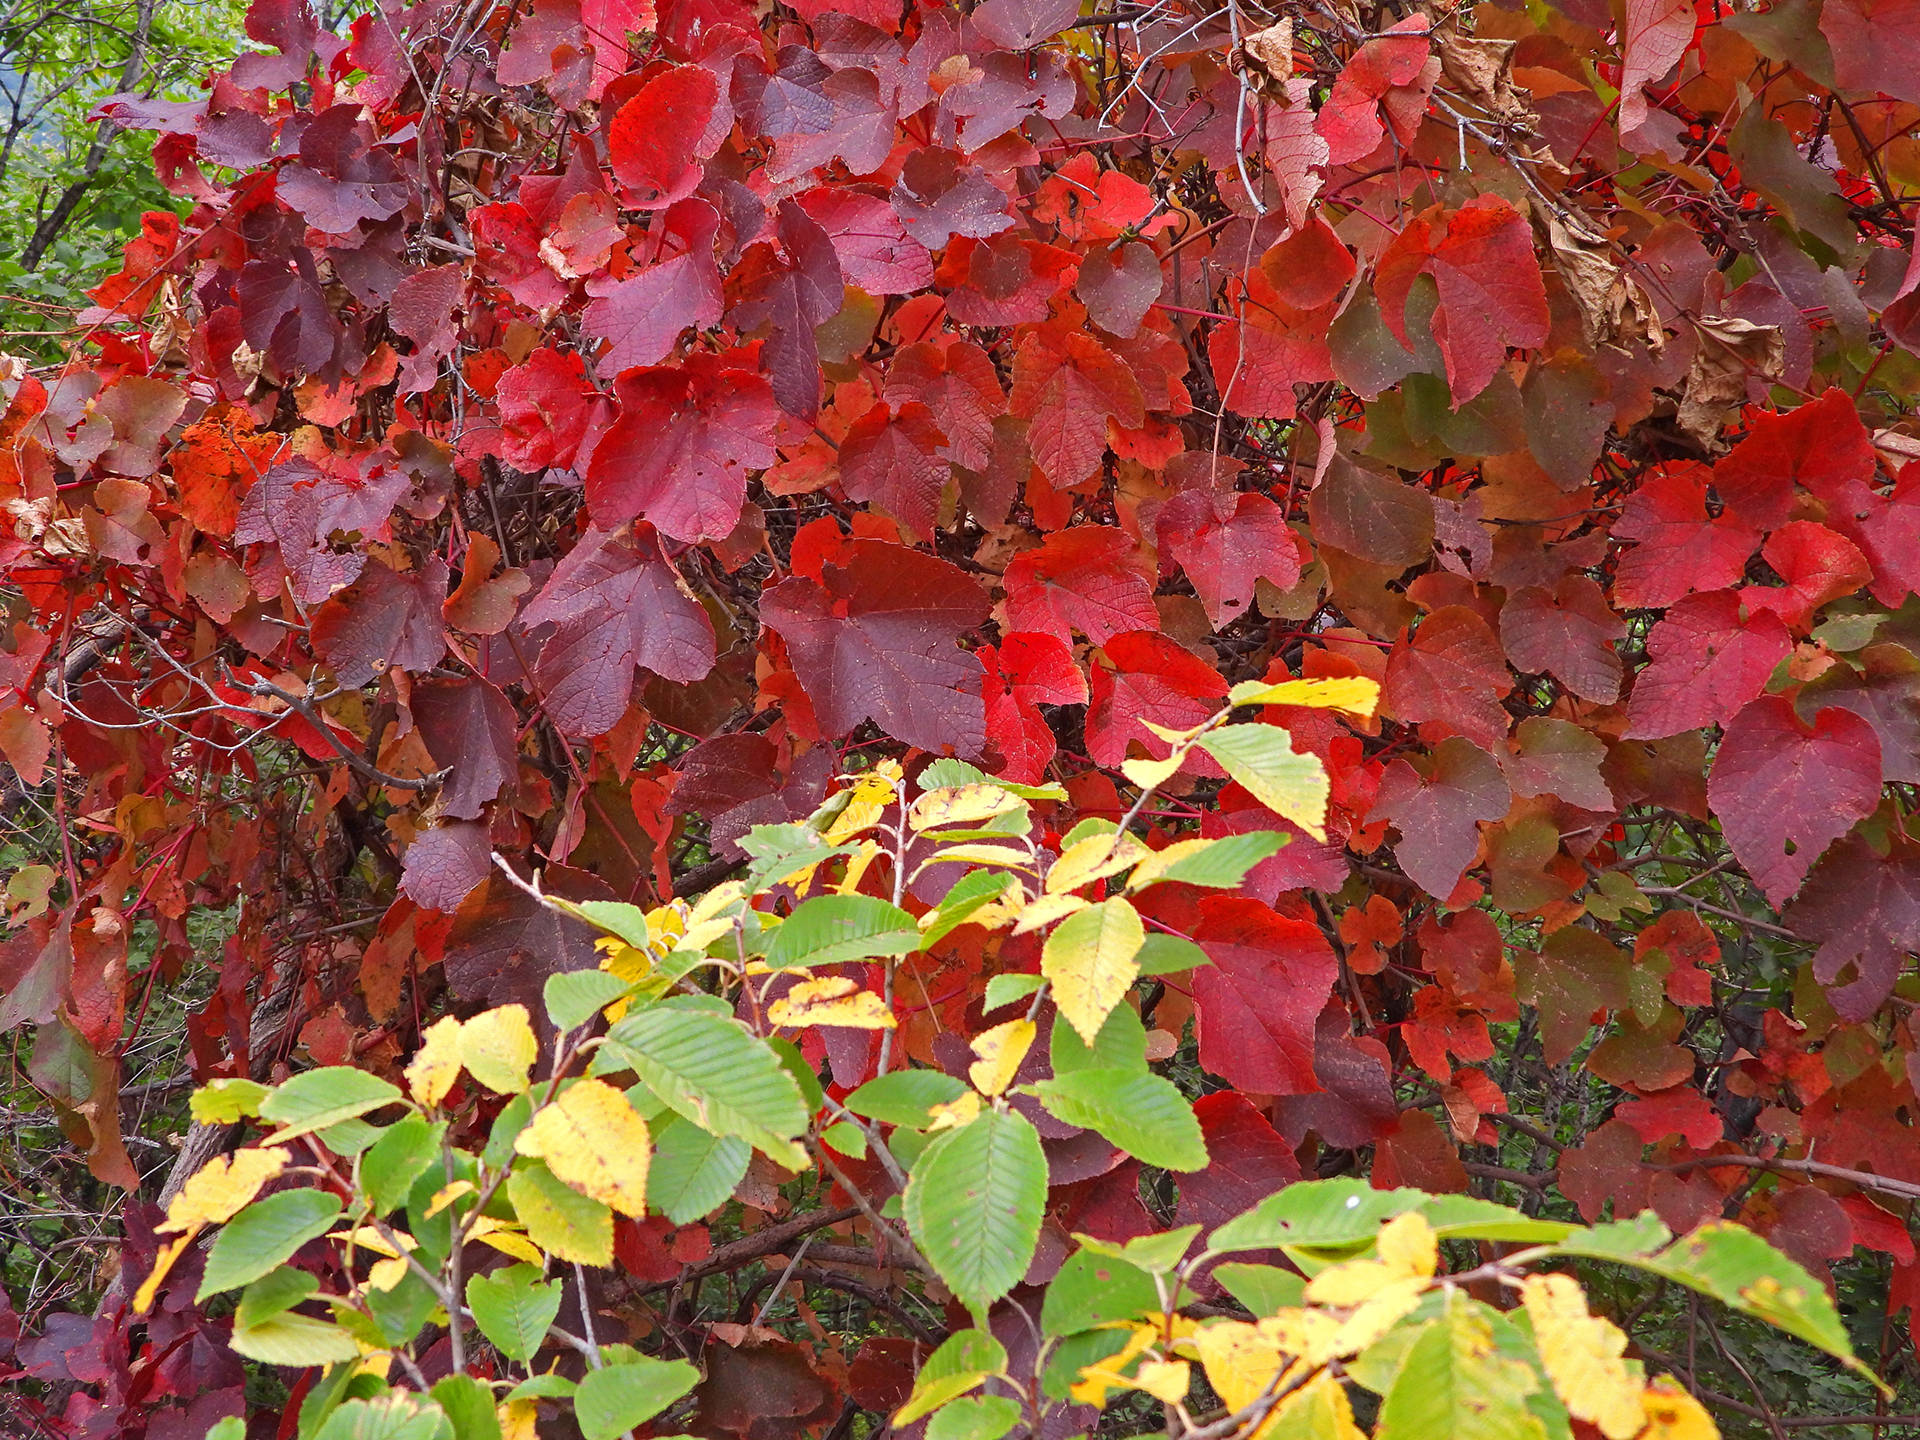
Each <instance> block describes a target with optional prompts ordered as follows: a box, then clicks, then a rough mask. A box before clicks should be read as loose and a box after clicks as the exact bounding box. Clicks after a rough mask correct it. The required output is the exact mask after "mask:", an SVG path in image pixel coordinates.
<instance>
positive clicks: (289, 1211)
mask: <svg viewBox="0 0 1920 1440" xmlns="http://www.w3.org/2000/svg"><path fill="white" fill-rule="evenodd" d="M339 1213H340V1197H339V1196H338V1195H333V1194H330V1193H328V1192H327V1191H325V1190H282V1191H281V1192H280V1193H279V1194H278V1195H269V1196H267V1198H266V1199H264V1200H256V1201H254V1202H253V1203H252V1204H251V1205H249V1206H247V1208H246V1209H244V1210H242V1211H241V1212H240V1213H239V1214H238V1215H236V1216H234V1217H233V1219H231V1220H229V1221H228V1222H227V1223H226V1226H225V1228H223V1229H222V1230H221V1231H220V1233H219V1235H218V1236H216V1237H215V1238H214V1242H213V1249H212V1250H211V1251H210V1252H209V1253H208V1255H207V1269H206V1274H205V1276H204V1278H203V1279H202V1280H201V1281H200V1293H199V1294H198V1295H197V1296H196V1297H195V1298H196V1299H199V1300H204V1299H206V1298H207V1296H209V1295H218V1294H219V1293H220V1292H221V1291H222V1290H232V1289H234V1288H236V1287H237V1286H241V1285H245V1284H247V1283H249V1282H250V1281H254V1280H258V1279H259V1278H260V1277H261V1276H262V1275H264V1274H266V1273H267V1272H268V1271H269V1270H271V1269H273V1268H274V1267H275V1266H276V1265H281V1264H284V1263H285V1262H286V1260H287V1258H288V1257H289V1256H291V1255H292V1254H293V1252H294V1251H296V1250H298V1249H299V1248H300V1247H301V1246H302V1245H304V1244H306V1243H307V1242H308V1241H309V1240H312V1239H314V1238H315V1237H317V1236H320V1235H324V1234H326V1232H327V1227H328V1226H329V1225H331V1224H333V1221H334V1218H335V1217H336V1216H338V1215H339Z"/></svg>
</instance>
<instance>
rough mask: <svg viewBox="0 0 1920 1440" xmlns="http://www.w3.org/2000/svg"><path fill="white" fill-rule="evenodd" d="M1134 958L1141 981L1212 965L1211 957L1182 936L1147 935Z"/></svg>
mask: <svg viewBox="0 0 1920 1440" xmlns="http://www.w3.org/2000/svg"><path fill="white" fill-rule="evenodd" d="M1136 958H1137V959H1138V960H1139V961H1140V975H1141V978H1142V979H1145V978H1146V977H1148V976H1151V975H1178V974H1180V973H1182V972H1183V971H1187V970H1197V969H1198V968H1199V967H1200V966H1202V965H1211V964H1212V963H1213V957H1212V956H1210V955H1208V954H1207V952H1206V951H1204V950H1202V949H1201V948H1200V947H1199V946H1198V945H1196V944H1194V943H1193V941H1191V940H1189V939H1187V938H1186V937H1185V936H1184V935H1161V934H1152V935H1148V936H1147V938H1146V940H1145V941H1144V942H1143V943H1142V944H1141V946H1140V954H1139V955H1138V956H1137V957H1136Z"/></svg>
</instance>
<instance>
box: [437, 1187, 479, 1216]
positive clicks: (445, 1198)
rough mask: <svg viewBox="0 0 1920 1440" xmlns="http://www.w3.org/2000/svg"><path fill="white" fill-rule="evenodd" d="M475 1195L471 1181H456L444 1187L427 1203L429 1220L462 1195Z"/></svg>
mask: <svg viewBox="0 0 1920 1440" xmlns="http://www.w3.org/2000/svg"><path fill="white" fill-rule="evenodd" d="M473 1193H474V1189H473V1182H472V1181H471V1180H455V1181H454V1182H453V1183H452V1184H451V1185H442V1186H441V1187H440V1188H439V1189H438V1190H436V1191H434V1192H433V1199H431V1200H429V1201H428V1202H427V1218H428V1219H429V1220H431V1219H432V1218H433V1217H434V1216H436V1215H438V1214H439V1213H440V1212H441V1211H442V1210H444V1209H446V1208H447V1207H448V1206H449V1205H451V1204H453V1202H454V1201H456V1200H458V1199H459V1198H460V1197H461V1196H462V1195H471V1194H473Z"/></svg>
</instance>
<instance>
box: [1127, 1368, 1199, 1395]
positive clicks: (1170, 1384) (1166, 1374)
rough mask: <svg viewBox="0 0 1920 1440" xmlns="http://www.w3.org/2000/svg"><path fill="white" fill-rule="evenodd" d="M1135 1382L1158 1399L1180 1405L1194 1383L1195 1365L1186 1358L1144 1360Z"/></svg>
mask: <svg viewBox="0 0 1920 1440" xmlns="http://www.w3.org/2000/svg"><path fill="white" fill-rule="evenodd" d="M1133 1383H1134V1384H1135V1385H1138V1386H1139V1387H1140V1388H1141V1389H1142V1390H1144V1391H1146V1392H1147V1393H1148V1394H1149V1395H1151V1396H1153V1398H1154V1399H1156V1400H1162V1401H1165V1402H1166V1403H1167V1404H1169V1405H1178V1404H1179V1403H1180V1402H1181V1401H1182V1400H1184V1399H1186V1398H1187V1391H1188V1389H1189V1388H1190V1387H1191V1386H1192V1384H1193V1367H1192V1366H1191V1365H1189V1364H1187V1362H1186V1361H1184V1360H1143V1361H1141V1363H1140V1368H1139V1369H1138V1370H1136V1371H1135V1372H1134V1379H1133Z"/></svg>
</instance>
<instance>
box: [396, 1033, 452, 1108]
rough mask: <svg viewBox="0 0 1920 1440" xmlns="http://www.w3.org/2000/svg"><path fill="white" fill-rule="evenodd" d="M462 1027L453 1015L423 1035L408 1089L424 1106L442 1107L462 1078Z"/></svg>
mask: <svg viewBox="0 0 1920 1440" xmlns="http://www.w3.org/2000/svg"><path fill="white" fill-rule="evenodd" d="M460 1028H461V1027H460V1022H459V1020H458V1019H456V1018H455V1017H454V1016H452V1015H449V1016H447V1017H446V1018H445V1019H444V1020H436V1021H434V1022H433V1024H431V1025H429V1026H428V1027H427V1028H426V1030H425V1032H424V1033H422V1035H421V1036H420V1049H419V1051H418V1052H417V1053H416V1054H415V1055H414V1057H413V1060H412V1062H411V1063H410V1064H409V1065H408V1066H407V1088H408V1089H409V1090H411V1091H413V1098H414V1099H415V1100H418V1101H419V1102H420V1103H421V1104H422V1105H426V1106H429V1107H431V1106H434V1105H438V1104H439V1103H440V1102H441V1101H442V1100H444V1099H446V1098H447V1092H448V1091H449V1090H451V1089H453V1082H454V1081H455V1080H458V1079H459V1078H460Z"/></svg>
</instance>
